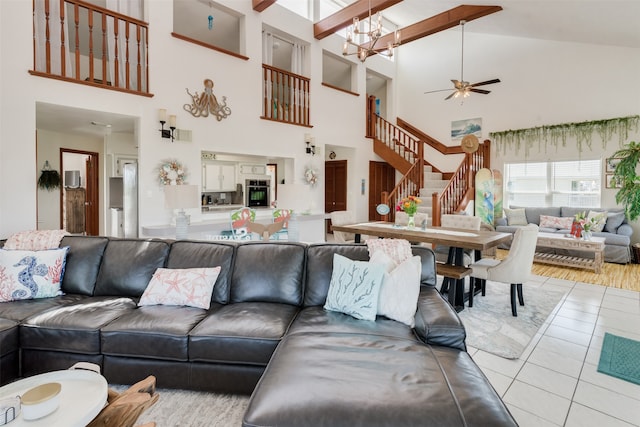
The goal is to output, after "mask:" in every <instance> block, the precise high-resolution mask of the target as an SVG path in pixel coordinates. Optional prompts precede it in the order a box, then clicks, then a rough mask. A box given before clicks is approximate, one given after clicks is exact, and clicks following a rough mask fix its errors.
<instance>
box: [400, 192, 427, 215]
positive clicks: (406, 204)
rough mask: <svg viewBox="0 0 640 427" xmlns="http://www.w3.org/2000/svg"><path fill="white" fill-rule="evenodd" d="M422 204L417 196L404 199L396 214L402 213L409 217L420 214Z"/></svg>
mask: <svg viewBox="0 0 640 427" xmlns="http://www.w3.org/2000/svg"><path fill="white" fill-rule="evenodd" d="M420 203H422V200H420V199H419V198H418V197H416V196H408V197H404V198H403V199H402V200H400V202H399V203H398V206H396V212H399V211H402V212H404V213H406V214H407V215H415V214H416V212H418V205H419V204H420Z"/></svg>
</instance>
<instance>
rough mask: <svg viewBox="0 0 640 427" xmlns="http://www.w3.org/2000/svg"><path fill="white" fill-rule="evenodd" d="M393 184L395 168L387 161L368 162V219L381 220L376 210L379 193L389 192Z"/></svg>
mask: <svg viewBox="0 0 640 427" xmlns="http://www.w3.org/2000/svg"><path fill="white" fill-rule="evenodd" d="M395 185H396V170H395V169H394V168H393V167H392V166H391V165H389V163H387V162H375V161H370V162H369V221H382V219H383V218H382V216H381V215H380V214H379V213H378V212H377V211H376V206H378V204H379V203H381V200H380V194H381V193H382V192H383V191H386V192H391V191H392V190H393V188H394V187H395ZM390 207H391V208H393V206H390Z"/></svg>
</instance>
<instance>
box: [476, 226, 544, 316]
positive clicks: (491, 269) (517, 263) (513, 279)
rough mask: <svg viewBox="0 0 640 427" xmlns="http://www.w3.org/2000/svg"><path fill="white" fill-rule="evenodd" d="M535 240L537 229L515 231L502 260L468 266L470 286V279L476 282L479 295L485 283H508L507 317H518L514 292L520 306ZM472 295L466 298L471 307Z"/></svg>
mask: <svg viewBox="0 0 640 427" xmlns="http://www.w3.org/2000/svg"><path fill="white" fill-rule="evenodd" d="M537 240H538V226H537V225H535V224H529V225H527V226H525V227H522V228H519V229H518V230H517V231H516V233H515V235H514V236H513V242H512V243H511V249H509V254H508V255H507V257H506V258H505V259H503V260H502V261H499V260H496V259H491V258H483V259H481V260H480V261H478V262H475V263H473V264H471V265H470V267H471V269H472V270H473V271H472V273H471V284H472V286H473V284H474V280H480V286H481V288H482V295H485V292H486V285H487V283H486V282H487V280H493V281H496V282H502V283H509V284H511V314H513V315H514V316H517V315H518V311H517V306H516V292H517V294H518V303H519V304H520V305H524V298H523V295H522V284H523V283H524V282H526V281H527V280H529V279H530V277H531V267H532V266H533V257H534V255H535V252H536V242H537ZM472 295H473V293H471V296H470V297H469V306H470V307H471V306H473V296H472Z"/></svg>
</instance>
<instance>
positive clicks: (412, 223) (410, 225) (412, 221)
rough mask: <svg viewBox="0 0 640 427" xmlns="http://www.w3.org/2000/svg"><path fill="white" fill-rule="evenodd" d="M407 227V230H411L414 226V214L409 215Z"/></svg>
mask: <svg viewBox="0 0 640 427" xmlns="http://www.w3.org/2000/svg"><path fill="white" fill-rule="evenodd" d="M407 228H408V229H409V230H413V229H414V228H416V218H415V215H409V221H407Z"/></svg>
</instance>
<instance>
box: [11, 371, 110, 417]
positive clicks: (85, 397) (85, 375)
mask: <svg viewBox="0 0 640 427" xmlns="http://www.w3.org/2000/svg"><path fill="white" fill-rule="evenodd" d="M52 382H57V383H60V385H61V386H62V390H61V391H60V406H59V407H58V409H56V410H55V411H53V412H52V413H51V414H49V415H47V416H45V417H42V418H40V419H37V420H32V421H25V420H24V419H23V418H22V411H20V415H19V416H18V417H17V418H16V419H15V420H14V421H12V422H10V423H9V424H7V425H8V426H11V427H23V426H27V427H52V426H64V427H76V426H77V427H84V426H86V425H87V424H89V422H91V420H93V419H94V418H95V417H96V415H98V413H100V411H101V410H102V408H104V406H105V405H106V403H107V389H108V385H107V380H106V379H105V378H104V377H103V376H102V375H100V374H97V373H95V372H91V371H85V370H66V371H54V372H47V373H46V374H40V375H35V376H33V377H29V378H24V379H22V380H18V381H16V382H13V383H11V384H7V385H5V386H3V387H0V399H4V398H8V397H14V396H22V395H23V394H24V393H25V392H27V391H28V390H29V389H31V388H33V387H36V386H39V385H41V384H46V383H52Z"/></svg>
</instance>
